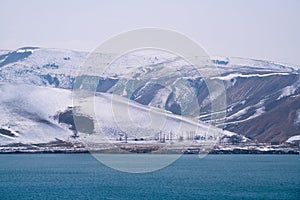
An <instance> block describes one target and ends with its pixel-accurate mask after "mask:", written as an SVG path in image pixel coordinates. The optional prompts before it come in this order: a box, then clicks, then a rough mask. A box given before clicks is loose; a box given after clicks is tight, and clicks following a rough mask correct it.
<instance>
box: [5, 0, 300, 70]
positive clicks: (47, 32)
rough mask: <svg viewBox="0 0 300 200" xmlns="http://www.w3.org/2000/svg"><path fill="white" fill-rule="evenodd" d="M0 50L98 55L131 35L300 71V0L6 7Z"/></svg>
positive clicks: (51, 0) (55, 2)
mask: <svg viewBox="0 0 300 200" xmlns="http://www.w3.org/2000/svg"><path fill="white" fill-rule="evenodd" d="M0 5H1V6H0V27H1V28H0V30H1V31H0V49H16V48H19V47H22V46H40V47H54V48H65V49H74V50H84V51H92V50H93V49H95V48H96V47H97V46H98V45H100V44H101V42H102V41H104V40H107V39H109V38H110V37H111V36H113V35H116V34H118V33H120V32H124V31H126V30H131V29H136V28H140V27H161V28H168V29H173V30H176V31H179V32H181V33H184V34H185V35H187V36H189V37H190V38H192V39H193V40H195V41H197V42H198V43H199V44H201V45H202V47H203V48H204V49H205V50H206V51H207V53H208V54H209V55H211V56H214V55H216V56H237V57H247V58H258V59H267V60H272V61H278V62H283V63H289V64H295V65H298V66H299V65H300V56H299V54H300V23H299V19H300V12H299V10H300V1H298V0H205V1H201V0H200V1H199V0H198V1H197V0H182V1H175V0H149V1H143V0H127V1H125V0H118V1H117V0H107V1H104V0H103V1H101V0H100V1H96V0H43V1H42V0H26V1H24V0H1V4H0Z"/></svg>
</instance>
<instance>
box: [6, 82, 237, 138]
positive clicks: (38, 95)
mask: <svg viewBox="0 0 300 200" xmlns="http://www.w3.org/2000/svg"><path fill="white" fill-rule="evenodd" d="M0 95H1V97H2V98H1V100H0V119H1V121H0V144H6V143H41V142H50V141H54V140H55V138H58V139H61V140H68V139H70V136H71V135H72V134H73V132H72V131H71V130H70V129H69V127H68V126H67V125H66V124H61V123H59V122H58V119H57V117H56V116H58V115H59V114H60V113H63V112H64V111H66V110H67V109H68V108H70V107H72V106H73V101H72V91H71V90H66V89H58V88H49V87H40V86H30V85H24V84H13V85H12V84H7V83H2V84H0ZM91 101H94V102H95V113H96V115H95V116H94V115H93V114H91V113H87V112H85V110H84V109H83V108H84V104H85V105H90V103H91ZM80 102H81V104H80V105H78V104H76V108H77V111H78V110H79V112H77V113H76V114H77V116H79V115H82V116H83V115H85V116H88V117H91V118H92V117H94V120H93V121H94V123H95V124H96V123H97V124H98V126H95V130H94V131H93V133H92V134H86V133H85V132H80V134H79V135H80V137H82V138H83V137H84V138H93V137H96V138H97V137H98V136H99V135H97V133H99V131H100V132H101V133H103V134H104V135H105V136H106V137H107V138H111V139H115V138H116V136H119V134H117V135H116V133H120V132H123V133H124V131H126V133H127V134H128V137H131V138H134V137H152V138H153V137H154V136H153V135H154V134H155V133H158V132H159V131H164V132H170V131H173V132H174V136H175V135H176V133H179V130H180V133H181V132H185V131H196V133H198V134H202V135H204V134H205V133H207V131H208V128H209V126H208V125H207V124H205V123H198V122H196V121H194V120H193V119H188V118H184V117H181V116H177V115H174V114H172V113H169V112H167V113H166V112H165V111H164V110H161V109H156V108H151V107H149V106H144V105H141V104H138V103H136V102H134V101H130V100H129V101H128V99H125V98H123V97H120V96H117V95H111V94H104V93H98V94H97V95H96V96H95V98H83V99H80ZM112 102H113V103H112ZM112 104H113V105H114V107H112V106H111V105H112ZM116 110H117V111H118V112H116ZM128 112H129V113H130V115H128ZM150 116H152V118H149V117H150ZM155 120H156V122H155ZM161 122H164V123H163V124H162V123H161ZM96 127H97V128H96ZM222 133H223V131H222V130H218V129H215V132H214V134H216V135H215V136H216V137H217V136H219V135H222ZM224 133H225V132H224ZM103 134H102V135H103ZM226 134H232V133H229V132H226ZM79 139H81V138H79ZM98 139H99V137H98ZM100 139H101V138H100ZM93 141H94V140H93Z"/></svg>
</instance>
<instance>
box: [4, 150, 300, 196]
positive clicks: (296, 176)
mask: <svg viewBox="0 0 300 200" xmlns="http://www.w3.org/2000/svg"><path fill="white" fill-rule="evenodd" d="M0 199H1V200H2V199H3V200H6V199H118V200H119V199H128V200H129V199H130V200H135V199H138V200H140V199H161V200H162V199H218V200H219V199H297V200H298V199H300V156H299V155H209V156H206V157H205V158H203V159H199V158H198V156H196V155H185V156H182V157H181V158H180V159H179V160H177V161H176V162H175V163H173V164H172V165H170V166H168V167H166V168H164V169H161V170H158V171H155V172H151V173H145V174H129V173H124V172H119V171H116V170H113V169H110V168H108V167H106V166H104V165H103V164H101V163H100V162H98V161H97V160H96V159H94V158H93V157H92V156H91V155H89V154H7V155H6V154H2V155H0Z"/></svg>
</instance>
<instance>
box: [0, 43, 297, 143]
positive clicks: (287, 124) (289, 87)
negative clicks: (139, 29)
mask: <svg viewBox="0 0 300 200" xmlns="http://www.w3.org/2000/svg"><path fill="white" fill-rule="evenodd" d="M101 56H103V57H105V56H110V55H101ZM87 58H88V54H87V53H85V52H76V51H71V50H61V49H44V48H33V47H25V48H21V49H17V50H15V51H0V81H1V82H2V83H11V84H27V85H32V86H44V87H46V88H47V89H45V90H47V91H48V89H49V87H50V88H52V89H51V91H52V90H53V91H56V90H57V91H68V90H62V89H72V88H73V86H74V81H75V79H76V76H77V75H78V74H79V71H80V66H82V65H83V64H84V62H85V61H86V59H87ZM212 67H217V68H218V70H219V75H214V76H208V77H203V76H201V75H200V74H199V73H198V72H197V70H195V67H194V66H191V65H190V64H188V63H186V62H185V61H184V60H182V59H181V58H179V57H177V56H173V55H170V54H163V53H162V54H158V55H157V54H155V53H152V54H151V53H148V54H146V55H145V54H129V55H125V56H123V57H122V58H120V59H118V60H116V61H115V62H114V63H113V64H112V65H111V66H110V68H108V69H106V71H105V72H104V73H102V74H99V75H97V76H96V80H97V81H98V84H97V87H96V90H97V91H98V92H102V93H114V94H118V95H120V96H123V97H126V98H129V99H131V100H134V101H136V102H138V103H140V104H142V105H144V106H148V105H149V106H153V107H157V108H160V109H164V110H167V111H170V112H172V113H174V114H180V115H184V116H188V117H194V118H196V119H200V120H201V121H205V122H208V123H209V122H210V120H211V115H212V114H214V113H211V98H210V94H209V90H208V88H207V84H206V81H222V82H223V83H224V87H225V89H226V90H225V91H226V100H227V107H226V108H224V110H220V112H225V111H226V113H227V114H226V119H225V123H224V124H223V125H224V126H225V129H226V130H229V131H232V132H235V133H239V134H243V135H246V136H247V137H250V138H253V139H257V140H259V141H263V142H271V141H273V142H276V141H278V142H281V141H285V140H287V139H288V138H289V137H291V136H293V135H299V132H300V123H299V121H300V120H299V116H300V115H299V113H300V111H299V110H300V95H299V94H300V89H299V88H300V76H299V69H297V68H295V67H293V66H288V65H283V64H279V63H274V62H270V61H262V60H254V59H245V58H223V57H215V58H212V62H211V64H210V65H206V66H204V67H203V68H202V70H207V71H209V70H210V69H211V68H212ZM80 76H82V79H84V78H85V76H95V75H93V74H90V73H89V72H88V71H86V74H84V75H83V74H82V73H80ZM76 80H77V81H80V80H81V79H80V77H79V78H78V77H77V79H76ZM141 80H142V81H141ZM162 83H163V84H162ZM79 84H80V83H79ZM137 84H138V87H137ZM5 87H6V86H5ZM54 88H57V89H54ZM68 92H70V91H68ZM52 95H53V96H55V94H54V93H51V94H50V95H49V96H52ZM43 98H48V97H47V96H41V99H43ZM192 98H196V100H197V102H198V103H197V104H198V106H197V107H198V108H197V110H195V106H193V105H195V102H194V101H191V99H192ZM216 98H218V95H217V96H216ZM1 105H4V104H2V103H1ZM48 106H50V105H48ZM65 106H66V108H65V109H67V106H68V105H65ZM59 110H60V109H56V112H57V111H59ZM61 111H63V110H61ZM52 114H53V115H54V113H52ZM2 119H3V118H2ZM2 119H1V120H2ZM3 121H5V120H3ZM6 121H7V120H6ZM2 124H5V123H2ZM2 126H3V127H5V125H2ZM0 128H1V127H0ZM6 129H9V128H8V127H7V126H6ZM13 131H14V130H12V132H13Z"/></svg>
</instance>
